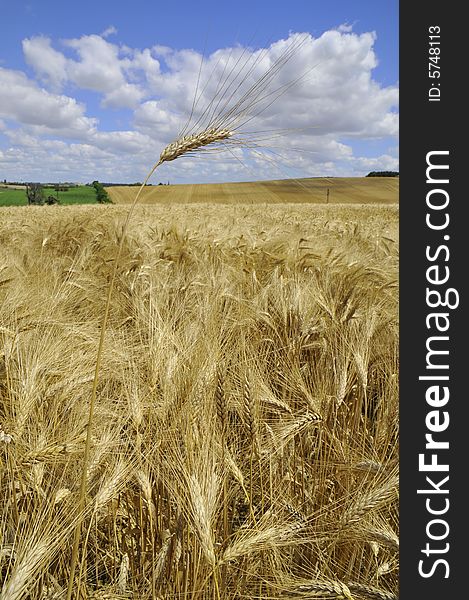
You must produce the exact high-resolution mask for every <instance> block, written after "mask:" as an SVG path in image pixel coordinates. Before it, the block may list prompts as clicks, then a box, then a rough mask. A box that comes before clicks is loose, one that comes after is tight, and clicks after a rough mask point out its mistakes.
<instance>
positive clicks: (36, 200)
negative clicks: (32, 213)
mask: <svg viewBox="0 0 469 600" xmlns="http://www.w3.org/2000/svg"><path fill="white" fill-rule="evenodd" d="M26 196H27V198H28V204H44V191H43V189H42V185H41V184H40V183H28V184H27V185H26Z"/></svg>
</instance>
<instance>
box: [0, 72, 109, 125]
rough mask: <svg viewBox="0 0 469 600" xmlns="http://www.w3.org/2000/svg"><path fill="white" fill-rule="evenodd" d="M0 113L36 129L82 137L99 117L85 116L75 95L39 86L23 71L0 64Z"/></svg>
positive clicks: (83, 109)
mask: <svg viewBox="0 0 469 600" xmlns="http://www.w3.org/2000/svg"><path fill="white" fill-rule="evenodd" d="M0 116H1V117H3V118H5V119H11V120H13V121H16V122H18V123H21V124H25V125H30V126H31V127H33V128H35V130H36V132H38V133H39V132H43V133H48V134H53V133H56V134H61V135H64V134H67V133H68V134H69V135H72V136H83V135H86V134H89V133H91V132H93V131H94V130H95V128H96V124H97V119H94V118H89V117H86V116H85V107H84V106H83V105H82V104H80V103H78V102H77V101H76V100H75V99H74V98H70V97H69V96H64V95H61V94H53V93H50V92H48V91H46V90H45V89H42V88H40V87H39V86H38V85H37V84H36V83H35V82H34V81H31V80H30V79H28V78H27V77H26V75H25V74H24V73H22V72H20V71H12V70H9V69H4V68H2V67H0Z"/></svg>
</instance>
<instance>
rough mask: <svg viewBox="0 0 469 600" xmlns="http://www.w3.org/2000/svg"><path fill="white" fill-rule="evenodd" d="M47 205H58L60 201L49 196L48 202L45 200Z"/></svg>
mask: <svg viewBox="0 0 469 600" xmlns="http://www.w3.org/2000/svg"><path fill="white" fill-rule="evenodd" d="M45 202H46V204H49V205H51V204H58V203H59V199H58V198H56V197H55V196H47V198H46V200H45Z"/></svg>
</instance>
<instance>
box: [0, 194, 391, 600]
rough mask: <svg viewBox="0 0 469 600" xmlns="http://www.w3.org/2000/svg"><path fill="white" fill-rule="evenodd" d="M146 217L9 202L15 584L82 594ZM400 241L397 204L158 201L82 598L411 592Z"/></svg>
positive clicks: (5, 538)
mask: <svg viewBox="0 0 469 600" xmlns="http://www.w3.org/2000/svg"><path fill="white" fill-rule="evenodd" d="M172 187H173V186H169V188H168V187H167V188H166V190H168V189H171V188H172ZM122 189H123V190H126V189H125V188H122ZM159 189H163V186H161V188H154V189H152V192H159ZM144 202H145V200H144ZM125 214H126V207H121V206H80V207H78V206H75V207H15V208H4V209H2V212H1V215H2V219H1V221H0V250H1V251H0V257H1V258H0V341H1V354H0V469H1V472H0V477H1V480H0V511H1V514H0V588H1V598H2V599H5V600H19V599H23V598H24V599H28V600H29V599H31V600H39V599H41V600H43V599H44V600H45V599H61V598H65V594H66V588H67V582H68V578H69V574H70V556H71V552H72V544H73V531H74V530H75V527H76V523H77V519H78V518H79V517H80V515H79V514H78V507H79V501H78V498H79V487H80V478H81V470H82V467H83V451H84V440H85V437H86V428H87V422H88V421H87V415H88V403H89V398H90V390H91V384H92V380H93V373H94V368H95V362H96V349H97V342H98V338H99V335H100V326H101V316H102V313H103V308H104V304H105V296H106V290H107V287H108V285H109V279H110V277H111V272H112V268H113V263H114V259H115V256H116V246H117V244H118V242H119V239H120V235H121V232H122V224H123V222H124V218H125ZM397 248H398V208H397V205H396V204H387V205H386V204H367V205H366V204H349V205H335V204H332V203H331V204H329V205H327V206H326V205H324V204H322V205H319V204H318V205H315V204H305V203H303V204H288V203H285V204H270V205H269V206H268V207H266V206H265V205H260V204H255V203H253V204H247V203H246V204H243V203H237V204H232V205H227V206H223V207H221V206H215V205H213V204H204V203H198V204H172V205H169V204H168V205H164V204H155V205H153V206H150V205H144V206H137V208H136V210H135V213H134V215H133V218H132V220H131V222H130V225H129V228H128V231H127V234H126V236H125V239H124V245H123V251H122V254H121V257H120V260H119V263H118V265H117V280H116V287H115V292H114V294H113V297H112V300H111V307H110V319H109V323H108V327H107V328H106V332H105V344H104V353H103V360H102V365H101V373H100V377H99V385H98V390H97V405H96V409H95V418H94V420H93V423H92V431H91V454H90V460H89V463H88V465H87V471H86V477H87V495H86V503H85V513H84V515H82V517H83V521H84V527H83V529H82V532H81V539H80V547H79V562H78V569H77V576H76V584H75V587H74V597H76V598H79V597H80V598H96V599H97V598H101V599H104V598H108V599H114V598H115V599H117V598H142V599H147V598H148V599H152V600H154V599H157V598H158V599H163V598H164V599H170V598H180V599H183V598H184V599H186V598H187V599H189V598H193V599H200V600H202V599H213V600H220V599H233V600H234V599H244V598H246V599H248V598H252V599H259V598H265V599H269V598H281V599H284V600H288V599H298V598H315V599H334V598H336V599H344V598H347V599H349V600H351V599H356V600H361V599H363V600H367V599H370V600H392V599H396V598H397V595H398V548H399V543H398V475H397V473H398V313H397V302H398V288H397V267H398V249H397Z"/></svg>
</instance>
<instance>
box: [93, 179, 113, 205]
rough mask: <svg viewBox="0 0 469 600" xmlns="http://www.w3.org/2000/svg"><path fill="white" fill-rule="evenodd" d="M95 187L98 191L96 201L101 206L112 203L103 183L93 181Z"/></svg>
mask: <svg viewBox="0 0 469 600" xmlns="http://www.w3.org/2000/svg"><path fill="white" fill-rule="evenodd" d="M93 187H94V189H95V190H96V200H97V201H98V202H99V203H100V204H107V203H110V202H112V200H111V198H109V195H108V193H107V192H106V190H105V189H104V186H103V184H102V183H100V182H99V181H93Z"/></svg>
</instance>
